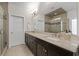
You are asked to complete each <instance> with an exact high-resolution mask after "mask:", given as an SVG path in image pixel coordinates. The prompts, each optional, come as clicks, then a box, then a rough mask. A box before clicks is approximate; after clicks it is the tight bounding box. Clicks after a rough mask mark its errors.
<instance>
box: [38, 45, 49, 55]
mask: <svg viewBox="0 0 79 59" xmlns="http://www.w3.org/2000/svg"><path fill="white" fill-rule="evenodd" d="M47 55H48V52H47V49H45V48H44V47H43V46H42V45H40V44H37V56H47Z"/></svg>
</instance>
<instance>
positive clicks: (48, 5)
mask: <svg viewBox="0 0 79 59" xmlns="http://www.w3.org/2000/svg"><path fill="white" fill-rule="evenodd" d="M76 6H77V2H41V3H40V5H39V9H38V10H39V13H40V14H47V13H49V12H51V11H54V10H56V9H58V8H63V9H64V10H65V11H67V12H69V11H71V10H76V8H77V7H76Z"/></svg>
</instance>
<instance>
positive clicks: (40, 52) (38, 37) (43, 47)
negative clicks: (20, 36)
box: [25, 32, 78, 56]
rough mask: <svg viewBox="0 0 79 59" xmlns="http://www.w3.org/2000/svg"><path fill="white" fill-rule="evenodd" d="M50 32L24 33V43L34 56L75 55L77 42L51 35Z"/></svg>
mask: <svg viewBox="0 0 79 59" xmlns="http://www.w3.org/2000/svg"><path fill="white" fill-rule="evenodd" d="M50 35H52V34H50V33H38V32H36V33H34V32H26V33H25V43H26V45H27V46H28V47H29V49H30V50H31V51H32V53H33V54H34V55H35V56H72V55H76V51H77V48H78V44H75V43H72V42H70V41H66V40H61V39H59V38H56V37H51V36H50Z"/></svg>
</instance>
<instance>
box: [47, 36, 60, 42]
mask: <svg viewBox="0 0 79 59" xmlns="http://www.w3.org/2000/svg"><path fill="white" fill-rule="evenodd" d="M47 39H49V40H55V41H59V39H58V38H55V37H47Z"/></svg>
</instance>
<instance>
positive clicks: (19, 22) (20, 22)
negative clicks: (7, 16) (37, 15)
mask: <svg viewBox="0 0 79 59" xmlns="http://www.w3.org/2000/svg"><path fill="white" fill-rule="evenodd" d="M11 19H12V21H11V22H12V23H11V28H12V29H11V46H16V45H20V44H24V18H23V17H19V16H11Z"/></svg>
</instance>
